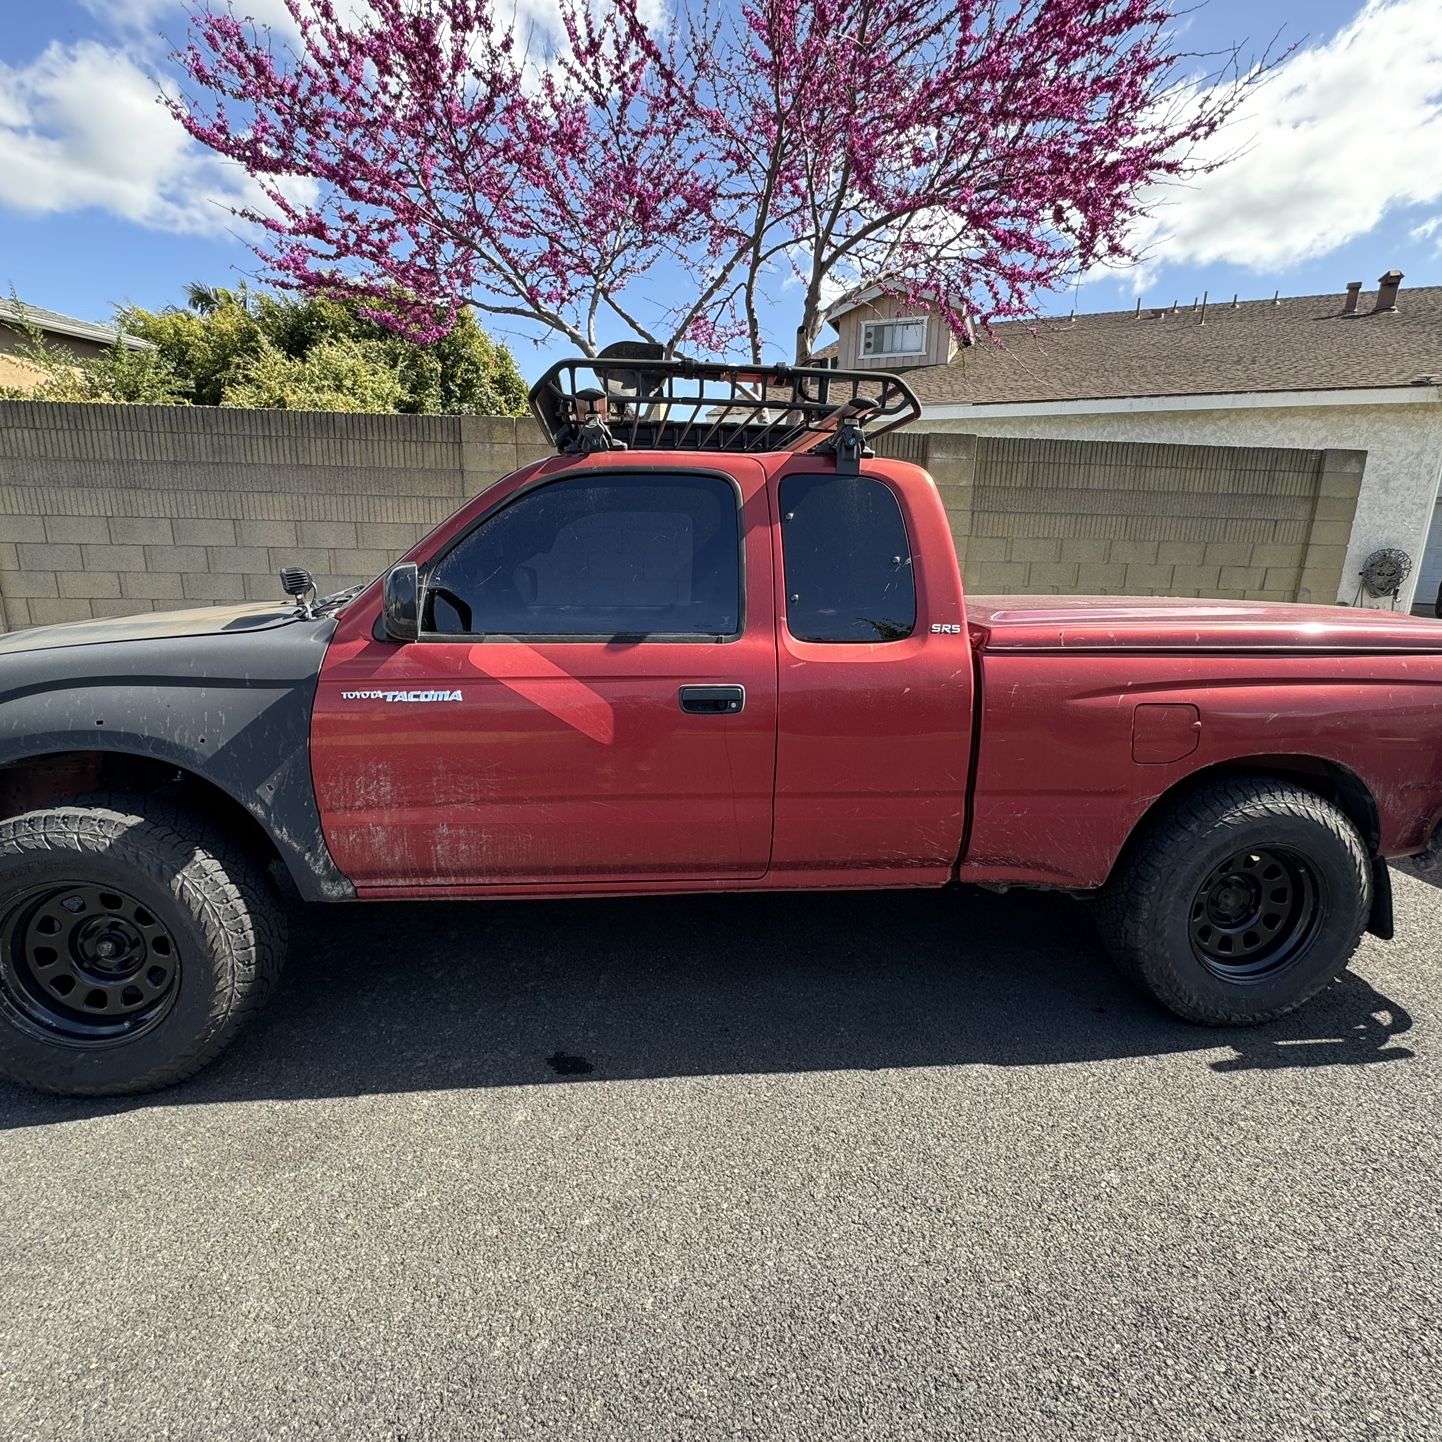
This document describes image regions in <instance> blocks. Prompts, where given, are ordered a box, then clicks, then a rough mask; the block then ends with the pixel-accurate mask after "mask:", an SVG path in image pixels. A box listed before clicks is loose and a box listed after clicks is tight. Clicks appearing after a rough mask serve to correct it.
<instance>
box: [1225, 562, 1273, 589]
mask: <svg viewBox="0 0 1442 1442" xmlns="http://www.w3.org/2000/svg"><path fill="white" fill-rule="evenodd" d="M1266 579H1267V572H1266V570H1265V569H1264V568H1263V567H1261V566H1223V567H1222V575H1221V580H1220V582H1219V584H1220V585H1221V587H1222V589H1223V590H1224V591H1237V592H1241V591H1256V590H1260V589H1261V587H1262V586H1263V585H1264V584H1265V582H1266Z"/></svg>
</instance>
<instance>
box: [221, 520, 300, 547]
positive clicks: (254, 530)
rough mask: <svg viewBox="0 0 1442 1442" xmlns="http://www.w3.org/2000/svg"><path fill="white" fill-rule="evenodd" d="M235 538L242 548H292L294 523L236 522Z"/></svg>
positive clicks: (294, 539) (296, 541) (294, 538)
mask: <svg viewBox="0 0 1442 1442" xmlns="http://www.w3.org/2000/svg"><path fill="white" fill-rule="evenodd" d="M235 538H236V540H237V541H238V542H239V543H240V544H241V545H242V546H294V545H296V544H297V543H298V537H297V534H296V523H295V522H294V521H237V522H236V526H235Z"/></svg>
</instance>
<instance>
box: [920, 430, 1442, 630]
mask: <svg viewBox="0 0 1442 1442" xmlns="http://www.w3.org/2000/svg"><path fill="white" fill-rule="evenodd" d="M921 423H922V424H923V425H924V426H925V427H926V428H927V429H928V430H943V431H959V432H966V433H973V434H979V435H993V436H1035V437H1048V438H1065V439H1071V440H1127V441H1153V442H1171V443H1185V444H1190V445H1208V446H1285V447H1300V448H1339V449H1347V450H1360V451H1365V452H1366V453H1367V466H1366V472H1365V475H1364V476H1363V479H1362V487H1361V491H1360V493H1359V495H1358V497H1357V508H1356V515H1355V518H1354V520H1353V521H1352V524H1351V527H1350V533H1349V536H1348V541H1347V552H1346V559H1345V562H1344V564H1343V567H1342V572H1341V578H1340V581H1339V584H1338V594H1337V597H1336V599H1338V600H1341V601H1346V602H1348V603H1349V604H1350V603H1352V602H1354V601H1355V600H1356V596H1357V572H1358V570H1359V568H1360V567H1361V564H1362V562H1363V560H1364V559H1365V558H1366V557H1367V555H1368V553H1369V552H1371V551H1373V550H1376V549H1377V548H1378V547H1379V546H1398V547H1400V548H1401V549H1402V550H1404V551H1406V552H1407V553H1408V555H1410V556H1411V557H1412V559H1413V561H1414V563H1415V564H1414V566H1413V571H1412V577H1411V579H1410V580H1409V582H1408V586H1407V589H1406V590H1405V591H1404V592H1403V595H1402V598H1401V605H1402V607H1403V608H1404V609H1405V608H1406V607H1408V606H1410V605H1411V602H1412V592H1413V589H1414V587H1415V583H1416V580H1417V576H1418V571H1419V569H1420V564H1421V560H1422V555H1423V551H1424V549H1425V547H1426V541H1427V533H1428V528H1429V527H1430V525H1431V521H1432V513H1433V506H1434V503H1435V501H1436V499H1437V492H1438V483H1439V480H1442V405H1439V404H1436V403H1430V404H1422V405H1388V406H1310V407H1295V408H1291V407H1289V408H1276V409H1270V408H1259V409H1255V410H1251V409H1248V410H1216V411H1144V412H1126V413H1118V414H1107V415H1080V416H1078V415H1054V416H1035V417H1028V416H998V417H996V418H994V419H993V418H988V417H986V416H985V414H984V413H983V414H980V415H978V414H976V413H974V412H973V413H969V414H968V415H967V416H966V418H965V419H964V420H956V421H946V420H935V419H933V418H931V417H930V416H926V417H924V418H923V420H922V422H921ZM1368 604H1372V605H1378V604H1383V605H1385V604H1386V603H1385V602H1375V601H1373V602H1370V603H1368Z"/></svg>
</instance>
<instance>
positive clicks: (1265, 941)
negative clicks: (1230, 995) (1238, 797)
mask: <svg viewBox="0 0 1442 1442" xmlns="http://www.w3.org/2000/svg"><path fill="white" fill-rule="evenodd" d="M1321 915H1322V909H1321V906H1320V904H1319V898H1318V889H1317V875H1316V872H1315V871H1314V870H1313V868H1312V865H1311V863H1310V862H1309V861H1308V860H1307V858H1306V857H1305V856H1302V855H1300V854H1298V853H1297V852H1294V851H1286V850H1281V849H1272V848H1268V847H1262V848H1259V849H1257V850H1255V851H1253V850H1247V851H1239V852H1237V854H1236V855H1235V856H1229V857H1227V858H1226V860H1224V861H1223V862H1222V863H1221V864H1220V865H1218V866H1214V867H1213V868H1212V870H1211V871H1210V873H1209V874H1208V875H1207V878H1206V880H1204V881H1203V882H1202V884H1201V885H1200V886H1199V887H1198V888H1197V892H1196V895H1195V896H1194V897H1193V899H1192V912H1191V928H1190V929H1191V936H1192V948H1193V950H1194V951H1195V952H1196V954H1197V955H1198V957H1200V958H1201V961H1202V965H1203V966H1205V967H1206V968H1207V970H1208V971H1210V972H1212V973H1213V974H1214V975H1216V976H1219V977H1221V978H1222V979H1223V980H1224V981H1232V982H1246V981H1255V980H1258V979H1259V978H1261V977H1264V976H1269V975H1271V974H1272V973H1274V972H1276V971H1277V969H1278V968H1280V967H1284V966H1286V965H1288V964H1289V963H1290V962H1292V961H1295V960H1296V958H1297V957H1298V956H1299V955H1300V954H1301V953H1302V952H1303V951H1304V950H1305V948H1306V945H1307V942H1308V941H1309V940H1310V939H1311V936H1312V933H1313V931H1314V929H1315V928H1316V926H1317V925H1318V923H1319V921H1320V919H1321Z"/></svg>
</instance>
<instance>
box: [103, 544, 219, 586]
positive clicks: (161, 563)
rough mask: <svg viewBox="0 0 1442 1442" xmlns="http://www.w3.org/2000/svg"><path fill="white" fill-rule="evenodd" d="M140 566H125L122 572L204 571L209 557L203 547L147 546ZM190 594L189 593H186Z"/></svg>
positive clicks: (208, 563)
mask: <svg viewBox="0 0 1442 1442" xmlns="http://www.w3.org/2000/svg"><path fill="white" fill-rule="evenodd" d="M143 562H144V564H143V565H141V566H126V567H122V568H121V569H123V570H133V571H139V570H151V571H204V570H206V569H207V568H208V567H209V565H210V556H209V555H208V554H207V552H206V549H205V547H204V546H147V547H146V548H145V553H144V557H143ZM186 594H187V595H188V594H190V593H189V592H187V593H186Z"/></svg>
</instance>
